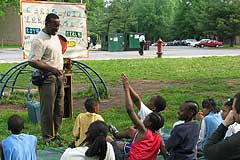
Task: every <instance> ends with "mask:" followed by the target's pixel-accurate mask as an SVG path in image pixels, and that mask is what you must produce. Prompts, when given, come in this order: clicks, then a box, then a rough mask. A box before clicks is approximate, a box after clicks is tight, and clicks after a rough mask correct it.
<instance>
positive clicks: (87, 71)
mask: <svg viewBox="0 0 240 160" xmlns="http://www.w3.org/2000/svg"><path fill="white" fill-rule="evenodd" d="M71 63H72V65H74V66H76V67H77V68H78V69H80V70H81V71H82V72H83V73H84V74H85V75H86V76H87V77H88V79H89V81H90V82H91V84H92V86H93V88H94V90H95V93H96V95H97V97H98V98H99V99H100V97H101V96H100V92H99V89H98V86H97V84H100V85H101V86H102V87H103V89H104V93H105V95H108V90H107V86H106V83H105V82H104V80H103V79H102V78H101V76H100V75H99V74H98V73H97V72H96V71H95V70H93V69H92V68H91V67H89V66H88V65H86V64H84V63H81V62H79V61H74V60H72V61H71ZM91 73H93V75H95V76H96V77H97V79H94V78H93V76H92V74H91Z"/></svg>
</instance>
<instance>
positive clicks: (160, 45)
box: [157, 38, 163, 57]
mask: <svg viewBox="0 0 240 160" xmlns="http://www.w3.org/2000/svg"><path fill="white" fill-rule="evenodd" d="M162 54H163V41H162V39H161V38H159V40H158V41H157V55H158V57H162Z"/></svg>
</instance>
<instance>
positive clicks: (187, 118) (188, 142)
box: [165, 101, 200, 160]
mask: <svg viewBox="0 0 240 160" xmlns="http://www.w3.org/2000/svg"><path fill="white" fill-rule="evenodd" d="M197 113H198V105H197V103H195V102H194V101H185V102H183V103H182V104H181V106H180V108H179V111H178V112H177V115H178V119H179V120H182V121H184V123H181V124H178V125H176V126H175V127H174V128H173V130H172V131H171V134H170V137H169V138H168V139H167V141H166V143H165V145H166V149H167V150H168V151H169V157H168V160H176V159H179V160H180V159H182V160H196V159H197V150H196V147H197V146H196V145H197V141H198V136H199V129H200V128H199V125H198V123H197V122H196V121H194V118H195V116H196V114H197Z"/></svg>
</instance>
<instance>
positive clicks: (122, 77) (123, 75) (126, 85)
mask: <svg viewBox="0 0 240 160" xmlns="http://www.w3.org/2000/svg"><path fill="white" fill-rule="evenodd" d="M121 79H122V83H123V88H124V90H129V82H128V78H127V76H126V75H125V74H124V73H122V75H121Z"/></svg>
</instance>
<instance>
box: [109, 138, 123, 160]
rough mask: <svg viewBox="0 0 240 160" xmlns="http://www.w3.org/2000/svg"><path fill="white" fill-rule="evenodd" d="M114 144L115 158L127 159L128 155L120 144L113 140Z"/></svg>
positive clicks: (117, 159)
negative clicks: (119, 146)
mask: <svg viewBox="0 0 240 160" xmlns="http://www.w3.org/2000/svg"><path fill="white" fill-rule="evenodd" d="M111 144H112V146H113V150H114V153H115V159H116V160H126V159H127V155H125V154H124V152H122V151H121V150H120V149H119V148H118V146H117V143H116V142H115V141H112V142H111Z"/></svg>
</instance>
